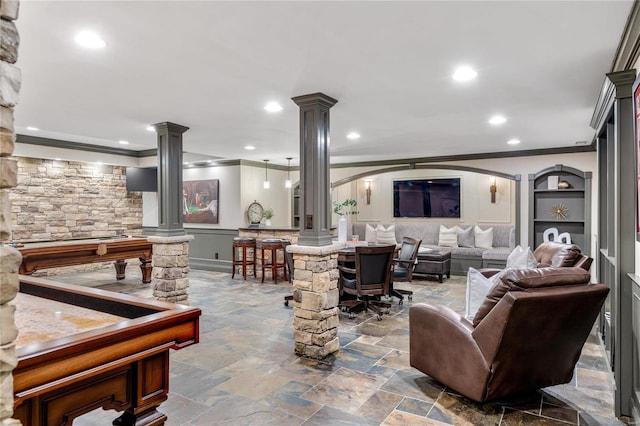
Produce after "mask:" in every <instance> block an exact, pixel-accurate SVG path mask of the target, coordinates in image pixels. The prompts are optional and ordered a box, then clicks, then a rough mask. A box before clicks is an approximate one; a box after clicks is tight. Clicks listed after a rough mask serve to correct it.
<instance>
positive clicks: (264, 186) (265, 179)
mask: <svg viewBox="0 0 640 426" xmlns="http://www.w3.org/2000/svg"><path fill="white" fill-rule="evenodd" d="M263 161H264V183H263V185H262V187H263V188H264V189H269V188H271V183H269V178H268V177H267V165H268V164H269V160H263Z"/></svg>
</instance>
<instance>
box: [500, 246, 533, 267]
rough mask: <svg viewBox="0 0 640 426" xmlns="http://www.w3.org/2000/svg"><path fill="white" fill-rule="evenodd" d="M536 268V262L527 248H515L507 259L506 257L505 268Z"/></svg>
mask: <svg viewBox="0 0 640 426" xmlns="http://www.w3.org/2000/svg"><path fill="white" fill-rule="evenodd" d="M537 267H538V261H537V260H536V258H535V257H534V256H533V252H532V251H531V249H530V248H529V247H527V248H526V249H524V248H522V247H520V246H516V248H514V249H513V251H512V252H511V254H510V255H509V257H507V268H515V269H532V268H537Z"/></svg>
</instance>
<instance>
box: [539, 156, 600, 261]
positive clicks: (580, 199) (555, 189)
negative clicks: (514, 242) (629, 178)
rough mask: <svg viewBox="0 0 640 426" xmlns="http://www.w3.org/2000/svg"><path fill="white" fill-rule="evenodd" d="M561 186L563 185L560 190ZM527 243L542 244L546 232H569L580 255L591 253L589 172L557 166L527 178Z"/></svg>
mask: <svg viewBox="0 0 640 426" xmlns="http://www.w3.org/2000/svg"><path fill="white" fill-rule="evenodd" d="M563 186H565V187H564V188H563ZM529 219H530V220H529V244H530V245H531V246H532V248H534V247H537V246H538V245H540V243H542V242H543V236H544V232H545V230H547V229H549V228H556V229H557V230H558V233H559V234H562V233H564V232H568V233H569V235H570V237H571V242H572V243H573V244H577V245H578V246H580V248H581V249H582V252H583V253H585V254H589V253H590V251H591V238H590V236H591V172H582V171H580V170H578V169H575V168H573V167H568V166H563V165H562V164H556V165H555V166H553V167H549V168H547V169H544V170H541V171H539V172H538V173H535V174H530V175H529Z"/></svg>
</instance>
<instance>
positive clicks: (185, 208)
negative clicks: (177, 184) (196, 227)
mask: <svg viewBox="0 0 640 426" xmlns="http://www.w3.org/2000/svg"><path fill="white" fill-rule="evenodd" d="M219 186H220V183H219V180H218V179H209V180H190V181H186V182H183V183H182V217H183V222H184V223H211V224H217V223H218V213H219V212H220V204H219V199H218V194H219V190H220V188H219Z"/></svg>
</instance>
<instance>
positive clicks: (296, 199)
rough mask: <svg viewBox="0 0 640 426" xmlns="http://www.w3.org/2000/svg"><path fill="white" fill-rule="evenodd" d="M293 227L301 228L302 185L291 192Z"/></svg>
mask: <svg viewBox="0 0 640 426" xmlns="http://www.w3.org/2000/svg"><path fill="white" fill-rule="evenodd" d="M291 198H292V199H291V207H292V208H291V226H292V227H294V228H299V227H300V185H296V186H294V187H293V191H291Z"/></svg>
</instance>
